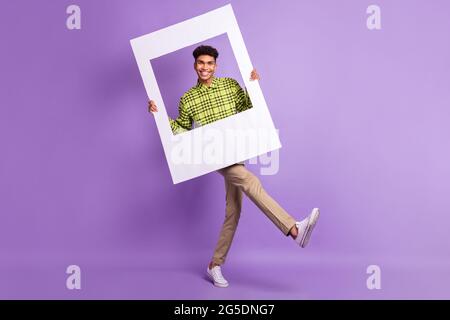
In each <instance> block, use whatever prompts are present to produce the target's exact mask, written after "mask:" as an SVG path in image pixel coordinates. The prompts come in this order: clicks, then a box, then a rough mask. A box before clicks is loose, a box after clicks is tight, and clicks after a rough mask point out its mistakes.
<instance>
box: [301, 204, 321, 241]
mask: <svg viewBox="0 0 450 320" xmlns="http://www.w3.org/2000/svg"><path fill="white" fill-rule="evenodd" d="M319 216H320V211H319V209H318V208H314V209H313V210H312V212H311V214H310V217H309V220H308V226H307V227H306V231H305V234H304V236H303V239H302V241H301V242H300V246H301V247H302V248H305V247H306V246H307V245H308V242H309V238H310V237H311V233H312V232H313V230H314V227H315V226H316V223H317V220H318V219H319Z"/></svg>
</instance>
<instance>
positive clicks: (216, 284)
mask: <svg viewBox="0 0 450 320" xmlns="http://www.w3.org/2000/svg"><path fill="white" fill-rule="evenodd" d="M206 274H207V275H208V277H209V279H211V281H212V282H213V284H214V285H215V286H216V287H219V288H226V287H228V283H227V284H221V283H218V282H215V281H214V278H213V277H212V275H210V274H209V273H208V272H206Z"/></svg>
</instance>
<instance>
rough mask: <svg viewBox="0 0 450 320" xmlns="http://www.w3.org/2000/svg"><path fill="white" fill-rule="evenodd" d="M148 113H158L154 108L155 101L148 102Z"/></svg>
mask: <svg viewBox="0 0 450 320" xmlns="http://www.w3.org/2000/svg"><path fill="white" fill-rule="evenodd" d="M148 112H158V108H157V107H156V104H155V101H153V100H150V101H149V102H148Z"/></svg>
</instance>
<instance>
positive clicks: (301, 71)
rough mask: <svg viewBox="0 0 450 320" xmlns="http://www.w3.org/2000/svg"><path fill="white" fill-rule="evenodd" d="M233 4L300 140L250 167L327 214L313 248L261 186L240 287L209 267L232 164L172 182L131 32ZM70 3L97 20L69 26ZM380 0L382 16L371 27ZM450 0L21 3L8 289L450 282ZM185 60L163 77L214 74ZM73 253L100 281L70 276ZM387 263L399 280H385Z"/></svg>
mask: <svg viewBox="0 0 450 320" xmlns="http://www.w3.org/2000/svg"><path fill="white" fill-rule="evenodd" d="M228 3H231V4H232V6H233V9H234V12H235V15H236V18H237V20H238V23H239V26H240V29H241V32H242V34H243V38H244V41H245V43H246V46H247V49H248V52H249V55H250V58H251V60H252V63H253V65H254V66H255V67H256V68H257V70H258V71H259V73H260V75H261V81H260V85H261V88H262V90H263V93H264V96H265V99H266V101H267V104H268V106H269V109H270V112H271V115H272V118H273V120H274V123H275V126H276V128H278V129H279V132H280V139H281V142H282V145H283V147H282V148H281V149H280V153H279V157H280V163H279V172H278V173H277V174H276V175H268V176H264V175H260V174H259V165H255V164H250V165H248V167H249V168H250V170H252V171H253V172H255V173H256V174H257V175H258V176H260V179H261V181H262V183H263V185H264V187H265V189H266V190H267V191H268V192H269V193H270V194H271V195H272V196H273V197H274V198H275V199H276V200H277V201H278V202H279V203H280V204H281V205H282V206H283V207H284V208H285V209H286V210H287V211H288V212H290V213H291V214H292V215H293V216H295V217H298V218H301V217H302V216H304V215H306V214H307V213H309V211H310V210H311V208H313V207H316V206H317V207H320V208H321V219H320V221H319V224H318V225H317V228H316V230H315V231H314V234H313V237H312V239H311V243H310V245H309V246H308V248H307V249H300V248H298V247H296V246H295V244H294V242H293V241H292V240H291V239H289V238H286V237H284V236H283V235H282V234H281V233H280V232H279V231H278V230H277V229H276V228H275V227H274V226H273V225H272V224H271V223H270V221H269V220H268V219H267V218H266V217H265V216H264V215H263V214H262V213H261V212H260V211H259V210H258V209H257V208H256V206H254V205H253V203H251V201H249V200H248V199H247V198H245V200H244V206H243V212H242V218H241V223H240V226H239V229H238V231H237V234H236V237H235V241H234V243H233V246H232V248H231V251H230V254H229V258H228V260H227V263H226V264H225V265H224V268H223V270H224V273H225V275H226V276H227V278H228V280H229V281H230V283H231V284H230V287H229V288H227V289H224V290H222V289H217V288H215V287H213V286H212V285H211V284H210V283H209V282H208V281H207V280H206V279H205V277H204V273H205V269H206V265H207V263H208V261H209V258H210V257H211V255H212V252H213V249H214V246H215V243H216V241H217V237H218V232H219V230H220V226H221V223H222V221H223V218H224V206H225V203H224V200H225V194H224V183H223V179H222V177H221V176H220V175H218V174H217V173H211V174H208V175H205V176H202V177H199V178H196V179H194V180H191V181H188V182H184V183H181V184H179V185H173V184H172V182H171V178H170V173H169V170H168V167H167V164H166V160H165V157H164V154H163V150H162V145H161V142H160V140H159V135H158V131H157V129H156V126H155V122H154V120H153V118H152V115H150V114H149V113H148V112H147V98H148V97H147V96H146V93H145V89H144V86H143V83H142V80H141V77H140V75H139V71H138V67H137V64H136V62H135V60H134V56H133V53H132V50H131V46H130V43H129V40H130V39H132V38H135V37H137V36H140V35H144V34H147V33H150V32H152V31H156V30H158V29H161V28H164V27H167V26H169V25H172V24H175V23H178V22H180V21H183V20H186V19H189V18H192V17H195V16H197V15H199V14H203V13H205V12H207V11H210V10H213V9H216V8H218V7H221V6H223V5H226V4H228ZM70 4H77V5H78V6H80V8H81V18H82V19H81V21H82V28H81V30H68V29H67V28H66V24H65V23H66V19H67V17H68V15H67V14H66V8H67V7H68V6H69V5H70ZM371 4H376V5H378V6H380V8H381V23H382V29H381V30H368V28H367V27H366V19H367V17H368V16H369V15H368V14H367V13H366V8H367V7H368V6H369V5H371ZM449 10H450V4H449V3H448V1H444V0H435V1H425V0H420V1H419V0H408V1H406V0H401V1H400V0H399V1H385V0H377V1H361V0H343V1H331V0H327V1H325V0H319V1H317V0H315V1H313V0H308V1H306V0H302V1H294V0H291V1H288V0H284V1H256V0H246V1H221V0H210V1H174V0H167V1H156V0H155V1H152V0H150V1H149V0H147V1H144V0H133V1H125V0H111V1H106V0H101V1H100V0H98V1H87V0H76V1H74V2H72V1H62V0H58V1H57V0H46V1H23V0H20V1H4V2H2V9H1V10H0V21H1V28H0V35H1V39H2V50H1V59H0V66H1V68H0V70H1V72H0V97H1V107H0V148H1V149H0V150H1V157H0V298H2V299H12V298H19V299H31V298H33V299H36V298H37V299H50V298H56V299H94V298H97V299H98V298H100V299H336V298H338V299H394V298H408V299H415V298H425V299H431V298H438V299H442V298H446V299H448V298H450V289H449V287H450V254H449V253H450V239H449V238H450V237H449V231H448V230H449V227H450V215H449V213H450V212H449V207H450V206H449V205H450V199H449V197H448V194H449V190H450V186H449V180H450V166H449V163H450V142H449V141H450V139H449V137H450V126H449V125H448V123H449V121H448V120H449V118H450V108H449V107H450V90H449V84H450V62H449V61H450V59H449V56H450V42H449V40H448V39H449V31H450V20H449V19H448V12H449ZM177 59H179V60H177ZM182 59H184V58H182V57H179V56H177V57H176V59H175V61H174V64H173V65H171V64H169V66H170V70H169V69H168V70H167V73H166V71H165V70H164V68H161V69H160V70H158V74H157V79H158V81H159V79H161V80H160V81H161V82H165V83H166V84H169V83H170V82H171V81H178V78H179V79H180V81H188V80H189V79H194V80H195V78H193V75H194V74H193V72H194V71H193V70H192V61H191V60H190V59H191V57H189V61H190V62H189V65H188V68H187V70H189V71H188V72H186V71H184V69H183V71H182V72H179V73H177V70H178V69H177V68H178V67H181V65H182V64H183V67H184V62H183V61H184V60H182ZM219 59H220V58H219ZM219 61H220V60H219ZM221 63H222V64H225V65H226V64H232V57H229V56H228V57H224V61H223V62H221ZM221 74H223V75H224V76H225V75H226V70H223V69H222V70H221ZM177 83H178V82H177ZM165 88H166V89H167V90H165V92H166V93H165V95H167V96H170V97H172V98H173V96H176V95H178V93H176V92H175V88H176V85H174V89H173V91H171V87H170V85H166V87H165ZM187 89H188V88H187ZM71 264H76V265H79V266H80V267H81V270H82V289H81V290H68V289H67V288H66V278H67V276H68V275H67V274H66V273H65V270H66V267H67V266H68V265H71ZM369 265H378V266H380V268H381V282H382V288H381V289H380V290H369V289H368V288H367V287H366V279H367V278H368V277H369V275H368V274H367V273H366V268H367V267H368V266H369ZM180 283H182V285H180Z"/></svg>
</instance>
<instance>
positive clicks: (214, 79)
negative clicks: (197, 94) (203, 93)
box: [195, 76, 217, 90]
mask: <svg viewBox="0 0 450 320" xmlns="http://www.w3.org/2000/svg"><path fill="white" fill-rule="evenodd" d="M216 86H217V78H216V77H214V76H213V80H212V82H211V85H210V86H209V87H208V86H207V85H205V84H203V83H201V82H200V81H198V80H197V85H196V86H195V87H196V88H198V89H201V90H208V89H211V88H215V87H216Z"/></svg>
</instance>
